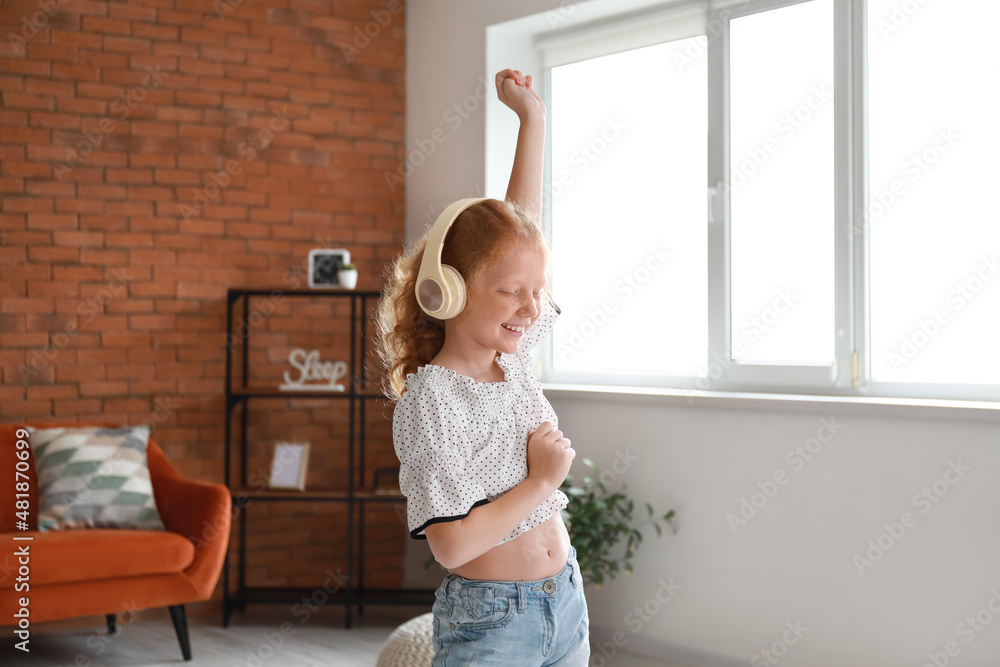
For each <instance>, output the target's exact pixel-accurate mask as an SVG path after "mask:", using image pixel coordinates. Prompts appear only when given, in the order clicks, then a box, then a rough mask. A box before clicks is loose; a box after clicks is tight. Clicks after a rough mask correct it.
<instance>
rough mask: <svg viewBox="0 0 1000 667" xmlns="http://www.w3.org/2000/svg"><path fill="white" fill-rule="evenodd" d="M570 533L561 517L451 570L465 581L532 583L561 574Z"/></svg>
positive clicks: (555, 515)
mask: <svg viewBox="0 0 1000 667" xmlns="http://www.w3.org/2000/svg"><path fill="white" fill-rule="evenodd" d="M569 547H570V541H569V533H568V532H567V531H566V524H564V523H563V520H562V516H561V515H560V514H559V512H556V513H555V514H554V515H553V516H552V517H550V518H549V519H547V520H545V521H544V522H542V523H540V524H539V525H537V526H535V527H534V528H532V529H531V530H528V531H525V532H523V533H521V534H520V535H518V536H517V537H515V538H514V539H512V540H510V541H508V542H504V543H503V544H501V545H499V546H496V547H493V548H492V549H490V550H489V551H487V552H486V553H484V554H483V555H481V556H479V557H478V558H473V559H472V560H470V561H469V562H468V563H465V564H464V565H462V566H461V567H457V568H454V569H452V570H449V572H450V573H451V574H457V575H458V576H460V577H465V578H466V579H490V580H494V581H532V580H534V579H545V578H546V577H552V576H555V575H557V574H559V572H560V571H562V569H563V567H565V565H566V560H567V559H568V558H569Z"/></svg>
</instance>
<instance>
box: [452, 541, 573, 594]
mask: <svg viewBox="0 0 1000 667" xmlns="http://www.w3.org/2000/svg"><path fill="white" fill-rule="evenodd" d="M575 560H576V548H575V547H573V546H572V545H570V547H569V556H568V557H567V558H566V565H564V566H563V569H561V570H560V571H559V573H558V574H555V575H553V576H551V577H545V578H544V579H532V580H529V581H497V580H494V579H466V578H465V577H461V576H459V575H457V574H448V575H445V578H444V581H443V582H441V587H440V588H439V589H438V590H439V591H443V592H444V594H445V595H457V594H458V591H459V590H461V589H462V588H463V587H467V586H488V587H490V588H492V589H493V594H494V595H501V596H506V597H511V598H517V599H520V600H523V599H524V598H526V597H551V596H552V595H553V594H554V593H556V592H560V591H562V590H563V589H564V588H573V587H574V585H582V584H583V580H582V579H581V578H580V573H579V567H578V566H576V565H575ZM577 580H579V581H577ZM546 582H553V583H554V584H555V589H554V590H553V588H552V585H551V584H550V585H548V586H546Z"/></svg>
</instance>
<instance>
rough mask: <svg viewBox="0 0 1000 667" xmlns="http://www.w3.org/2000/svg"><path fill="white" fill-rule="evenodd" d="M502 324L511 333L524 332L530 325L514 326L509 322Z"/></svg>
mask: <svg viewBox="0 0 1000 667" xmlns="http://www.w3.org/2000/svg"><path fill="white" fill-rule="evenodd" d="M500 326H501V327H503V328H504V329H506V330H507V331H509V332H511V333H514V334H523V333H524V332H525V330H526V329H527V328H528V327H526V326H524V325H523V324H522V325H518V326H515V327H512V326H510V325H507V324H501V325H500Z"/></svg>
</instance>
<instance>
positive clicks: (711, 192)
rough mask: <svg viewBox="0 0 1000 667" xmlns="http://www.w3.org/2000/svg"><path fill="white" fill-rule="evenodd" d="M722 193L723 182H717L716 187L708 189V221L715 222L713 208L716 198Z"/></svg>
mask: <svg viewBox="0 0 1000 667" xmlns="http://www.w3.org/2000/svg"><path fill="white" fill-rule="evenodd" d="M721 193H722V181H716V182H715V185H714V186H711V185H710V186H709V187H708V221H709V222H715V215H714V214H713V212H712V208H713V206H714V204H715V198H716V197H717V196H718V195H719V194H721Z"/></svg>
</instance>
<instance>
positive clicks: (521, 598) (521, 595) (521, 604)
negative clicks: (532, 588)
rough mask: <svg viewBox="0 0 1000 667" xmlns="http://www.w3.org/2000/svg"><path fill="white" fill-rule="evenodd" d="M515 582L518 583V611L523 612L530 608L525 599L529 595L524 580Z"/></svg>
mask: <svg viewBox="0 0 1000 667" xmlns="http://www.w3.org/2000/svg"><path fill="white" fill-rule="evenodd" d="M514 583H515V584H516V585H517V611H518V612H522V613H523V612H524V611H525V610H526V609H527V608H528V606H527V603H526V600H525V598H527V597H528V596H527V593H525V591H524V582H523V581H516V582H514Z"/></svg>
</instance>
